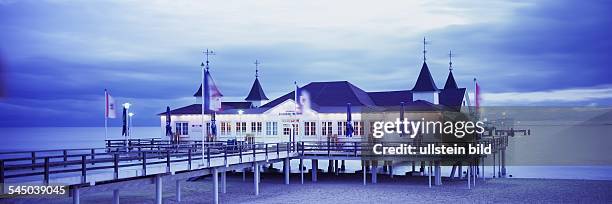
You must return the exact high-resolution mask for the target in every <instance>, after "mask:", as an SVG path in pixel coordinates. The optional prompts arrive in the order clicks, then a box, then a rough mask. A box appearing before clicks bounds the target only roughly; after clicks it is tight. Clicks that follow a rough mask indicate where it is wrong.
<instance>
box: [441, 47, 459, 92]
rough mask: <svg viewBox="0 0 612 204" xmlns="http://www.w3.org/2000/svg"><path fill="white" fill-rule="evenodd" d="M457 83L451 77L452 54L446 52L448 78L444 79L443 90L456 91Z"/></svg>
mask: <svg viewBox="0 0 612 204" xmlns="http://www.w3.org/2000/svg"><path fill="white" fill-rule="evenodd" d="M458 88H459V87H458V86H457V82H455V77H454V76H453V52H452V51H448V77H447V78H446V83H445V84H444V89H458Z"/></svg>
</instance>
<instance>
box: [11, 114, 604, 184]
mask: <svg viewBox="0 0 612 204" xmlns="http://www.w3.org/2000/svg"><path fill="white" fill-rule="evenodd" d="M107 131H108V134H105V132H106V131H105V128H104V127H10V128H6V127H3V128H0V132H1V133H2V134H1V136H0V137H1V138H2V141H1V142H0V152H11V151H31V150H52V149H75V148H99V147H104V140H105V139H123V138H124V137H122V136H121V128H120V127H109V128H108V129H107ZM162 135H163V132H162V130H161V128H160V127H157V126H156V127H133V128H132V136H131V137H130V138H134V139H137V138H161V137H162ZM541 137H544V136H543V135H539V136H536V135H534V136H521V137H518V136H517V137H516V138H511V141H510V146H511V148H514V149H516V150H514V151H513V150H512V149H511V150H509V156H508V167H507V172H508V176H511V178H542V179H585V180H612V165H610V162H609V160H612V158H611V157H612V156H610V155H612V154H608V153H609V150H606V151H605V152H604V150H597V152H595V153H597V154H594V153H592V152H588V151H587V152H588V153H587V154H584V155H583V156H576V155H575V154H576V153H579V152H573V153H574V154H571V155H573V156H572V157H569V158H570V159H571V161H569V162H568V161H567V158H568V157H567V156H562V157H559V156H550V155H547V152H549V151H550V150H546V149H542V148H543V146H544V147H548V146H551V145H546V144H550V142H548V143H546V140H542V138H541ZM548 137H550V136H548ZM555 137H556V138H558V135H557V136H555ZM521 138H522V139H521ZM534 138H535V139H534ZM606 140H609V137H607V136H606ZM537 141H541V142H542V141H543V142H542V145H533V144H534V143H537ZM583 142H584V141H583ZM524 143H529V144H531V146H533V148H532V149H529V150H526V149H525V148H524V146H526V145H525V144H524ZM606 144H610V143H607V142H606ZM513 146H514V147H513ZM599 146H601V145H599ZM599 146H597V145H596V146H595V147H599ZM517 147H521V148H517ZM549 148H550V147H549ZM602 148H604V146H602ZM605 148H606V149H608V148H607V145H605ZM557 155H558V154H557ZM587 157H588V158H591V159H588V158H587ZM593 157H597V158H599V159H594V158H593ZM560 158H561V159H560ZM551 160H554V161H558V162H550V161H551ZM583 160H584V162H583ZM517 161H520V162H517ZM529 161H531V162H529ZM546 161H548V162H546ZM292 163H293V162H292ZM305 165H309V163H308V161H306V163H305ZM292 166H297V165H292ZM319 167H320V168H322V169H326V168H325V167H327V161H321V163H320V164H319ZM346 169H347V171H354V170H359V169H361V166H360V163H359V162H355V161H347V162H346ZM417 169H418V166H417ZM292 170H293V168H292ZM410 170H411V167H409V166H399V167H396V168H395V169H394V174H396V175H402V174H405V173H406V172H407V171H410ZM296 171H297V169H296ZM450 171H451V168H450V167H444V168H443V169H442V173H443V175H449V174H450ZM464 171H465V168H464ZM485 173H486V174H485V175H486V176H487V177H492V176H493V173H492V167H491V166H487V167H486V169H485Z"/></svg>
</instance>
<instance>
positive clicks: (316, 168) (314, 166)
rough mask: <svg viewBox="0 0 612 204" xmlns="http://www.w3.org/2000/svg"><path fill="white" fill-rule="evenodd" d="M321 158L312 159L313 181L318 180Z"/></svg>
mask: <svg viewBox="0 0 612 204" xmlns="http://www.w3.org/2000/svg"><path fill="white" fill-rule="evenodd" d="M318 163H319V160H316V159H313V160H312V170H311V172H312V182H317V173H318V172H319V164H318Z"/></svg>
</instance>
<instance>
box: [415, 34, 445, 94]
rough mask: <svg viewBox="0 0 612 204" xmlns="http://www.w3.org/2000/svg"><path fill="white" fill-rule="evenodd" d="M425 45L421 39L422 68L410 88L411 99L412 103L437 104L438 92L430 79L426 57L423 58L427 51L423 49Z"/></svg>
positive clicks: (425, 42)
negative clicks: (426, 102) (418, 101)
mask: <svg viewBox="0 0 612 204" xmlns="http://www.w3.org/2000/svg"><path fill="white" fill-rule="evenodd" d="M425 45H427V41H426V40H425V38H423V66H421V72H419V77H418V78H417V81H416V83H415V84H414V87H413V88H412V96H413V97H412V99H413V100H414V101H417V100H423V101H428V102H430V103H433V104H438V102H439V100H438V99H439V97H438V93H439V92H440V90H439V89H438V87H437V86H436V83H435V82H434V80H433V77H431V72H429V67H427V57H426V56H425V54H426V53H427V50H426V49H425V48H426V47H425Z"/></svg>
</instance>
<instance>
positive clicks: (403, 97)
mask: <svg viewBox="0 0 612 204" xmlns="http://www.w3.org/2000/svg"><path fill="white" fill-rule="evenodd" d="M368 95H369V96H370V98H371V99H372V100H373V101H374V103H375V104H376V105H377V106H399V105H400V103H401V102H411V101H412V91H410V90H403V91H381V92H368Z"/></svg>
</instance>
